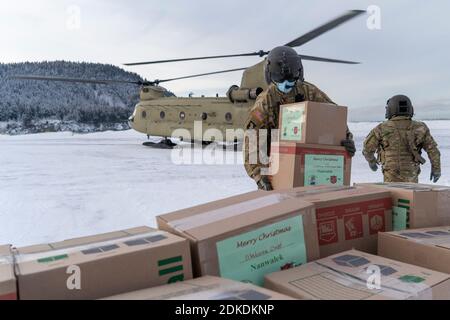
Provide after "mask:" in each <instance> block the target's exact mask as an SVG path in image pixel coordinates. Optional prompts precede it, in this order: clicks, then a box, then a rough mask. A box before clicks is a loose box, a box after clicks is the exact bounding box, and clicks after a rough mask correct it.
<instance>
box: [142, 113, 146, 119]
mask: <svg viewBox="0 0 450 320" xmlns="http://www.w3.org/2000/svg"><path fill="white" fill-rule="evenodd" d="M141 115H142V118H143V119H145V118H147V112H145V111H142V113H141Z"/></svg>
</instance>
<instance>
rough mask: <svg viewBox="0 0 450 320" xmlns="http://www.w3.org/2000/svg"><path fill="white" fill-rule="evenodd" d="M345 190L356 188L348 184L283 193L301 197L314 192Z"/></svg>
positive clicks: (292, 196)
mask: <svg viewBox="0 0 450 320" xmlns="http://www.w3.org/2000/svg"><path fill="white" fill-rule="evenodd" d="M347 190H356V187H349V186H338V187H334V186H327V187H323V188H320V189H317V190H305V191H292V192H289V191H288V192H286V193H285V195H286V196H288V197H291V198H302V197H307V196H311V195H316V194H324V193H330V192H338V191H347Z"/></svg>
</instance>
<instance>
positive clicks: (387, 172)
mask: <svg viewBox="0 0 450 320" xmlns="http://www.w3.org/2000/svg"><path fill="white" fill-rule="evenodd" d="M419 174H420V168H417V169H412V168H411V170H393V169H383V176H384V182H410V183H419Z"/></svg>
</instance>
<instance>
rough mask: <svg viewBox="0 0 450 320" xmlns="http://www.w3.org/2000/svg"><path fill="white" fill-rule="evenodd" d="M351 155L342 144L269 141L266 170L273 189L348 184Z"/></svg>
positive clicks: (349, 180)
mask: <svg viewBox="0 0 450 320" xmlns="http://www.w3.org/2000/svg"><path fill="white" fill-rule="evenodd" d="M351 170H352V159H351V157H350V155H349V154H348V153H347V151H346V150H345V148H344V147H335V146H324V145H316V144H301V143H288V142H280V143H272V147H271V156H270V174H271V179H272V186H273V187H274V189H275V190H279V189H288V188H296V187H303V186H322V185H329V186H349V185H350V183H351Z"/></svg>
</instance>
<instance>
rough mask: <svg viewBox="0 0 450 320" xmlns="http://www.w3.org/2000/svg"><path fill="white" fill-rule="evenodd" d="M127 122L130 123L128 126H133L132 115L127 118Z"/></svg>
mask: <svg viewBox="0 0 450 320" xmlns="http://www.w3.org/2000/svg"><path fill="white" fill-rule="evenodd" d="M128 124H129V125H130V127H133V125H134V115H133V116H131V117H129V118H128Z"/></svg>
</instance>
